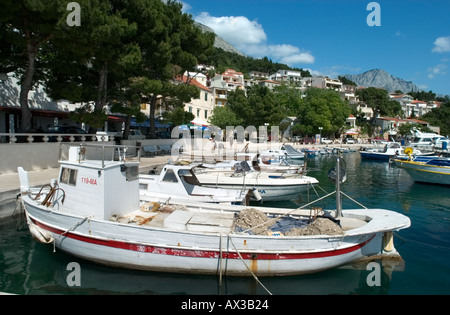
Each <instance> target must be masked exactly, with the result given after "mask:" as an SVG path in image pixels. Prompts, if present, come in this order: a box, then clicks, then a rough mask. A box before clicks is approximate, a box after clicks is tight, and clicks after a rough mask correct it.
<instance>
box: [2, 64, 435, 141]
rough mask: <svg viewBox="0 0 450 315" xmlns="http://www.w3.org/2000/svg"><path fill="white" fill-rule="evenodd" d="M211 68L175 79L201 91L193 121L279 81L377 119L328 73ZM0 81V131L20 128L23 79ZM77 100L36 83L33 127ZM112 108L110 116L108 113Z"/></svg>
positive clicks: (57, 120) (405, 102) (428, 106)
mask: <svg viewBox="0 0 450 315" xmlns="http://www.w3.org/2000/svg"><path fill="white" fill-rule="evenodd" d="M205 73H208V75H206V74H205ZM211 73H214V68H213V67H211V66H199V68H198V69H197V71H196V72H185V73H184V75H183V76H180V77H177V78H174V83H177V84H192V85H195V86H196V87H198V88H199V90H200V93H199V97H198V98H196V99H192V100H191V101H190V102H187V103H185V104H184V110H185V111H187V112H190V113H192V114H193V115H194V119H193V121H192V124H194V125H203V126H207V125H209V124H210V123H209V118H210V117H211V116H212V114H213V110H214V108H215V107H217V106H225V105H226V104H227V102H228V97H229V93H230V92H232V91H238V90H241V91H244V92H245V91H246V90H247V89H248V88H249V87H251V86H255V85H260V86H264V87H267V88H268V89H270V90H272V91H275V90H276V88H277V87H280V86H281V85H287V86H289V87H291V88H294V89H299V90H300V91H302V92H304V91H306V89H307V88H309V87H316V88H321V89H331V90H334V91H337V92H338V93H339V94H340V96H341V98H342V99H343V100H345V101H347V102H348V103H349V104H350V105H354V106H355V108H356V109H357V110H358V111H359V112H362V113H364V117H365V119H367V120H370V119H372V118H373V111H372V109H371V108H370V107H368V106H367V105H366V104H363V103H361V102H359V99H358V96H357V93H356V91H357V87H356V86H354V85H347V84H344V83H343V82H341V81H340V80H338V79H331V78H328V77H326V76H312V77H302V76H301V72H300V71H294V70H278V71H277V72H275V73H272V74H270V73H265V72H260V71H250V72H249V73H248V75H247V74H245V75H244V73H242V72H239V71H236V70H234V69H226V70H225V71H224V72H223V73H215V74H214V75H213V76H211ZM0 84H2V86H3V89H2V92H0V126H1V128H0V132H3V133H4V132H10V131H13V130H14V129H17V127H18V125H19V120H20V105H19V102H18V95H19V84H18V82H16V80H15V79H13V77H9V78H8V80H3V82H1V81H0ZM390 97H391V99H392V100H395V101H398V102H399V103H400V104H401V107H402V110H403V112H404V113H405V117H413V118H414V117H421V116H422V115H424V114H425V113H428V112H429V111H431V110H432V109H433V108H436V107H439V106H440V103H439V102H423V101H419V100H414V99H413V98H412V97H411V96H410V95H406V94H391V95H390ZM79 105H80V104H70V103H69V102H66V101H58V102H55V101H53V100H51V99H49V98H48V96H47V95H46V94H45V91H44V89H43V88H42V87H41V86H38V87H36V89H35V90H33V91H32V92H31V93H30V107H31V109H32V111H33V117H34V118H33V127H34V128H35V129H38V127H42V128H43V129H46V127H48V126H50V125H54V124H61V123H72V122H70V121H69V119H68V114H69V111H70V110H73V109H74V108H76V107H78V106H79ZM149 108H150V106H149V105H148V104H142V112H143V113H144V114H146V115H147V116H149ZM165 110H167V109H166V108H165V107H164V106H162V104H161V102H159V106H158V108H157V112H156V116H157V117H159V116H162V113H163V112H164V111H165ZM108 113H109V114H110V115H111V113H110V112H108ZM110 119H113V120H114V121H110V125H112V124H113V123H115V122H116V121H117V122H118V123H120V124H121V122H122V121H119V120H118V118H117V117H113V116H110ZM411 122H412V121H411ZM384 123H386V122H384ZM73 124H74V123H73ZM395 126H398V123H392V121H391V123H390V125H389V126H387V125H383V124H381V123H380V127H381V128H383V129H392V128H394V127H395ZM132 127H139V125H137V124H133V125H132ZM117 128H120V126H119V125H118V126H117Z"/></svg>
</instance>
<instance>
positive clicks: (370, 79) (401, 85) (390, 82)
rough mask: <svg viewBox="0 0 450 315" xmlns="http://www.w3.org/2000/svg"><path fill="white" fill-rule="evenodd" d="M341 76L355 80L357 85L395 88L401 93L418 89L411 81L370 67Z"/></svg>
mask: <svg viewBox="0 0 450 315" xmlns="http://www.w3.org/2000/svg"><path fill="white" fill-rule="evenodd" d="M343 77H345V78H347V79H349V80H351V81H353V82H355V83H356V84H357V85H358V86H363V87H377V88H382V89H385V90H387V91H389V92H394V91H397V90H400V91H402V92H403V93H408V92H417V91H420V89H419V87H418V86H417V85H416V84H414V83H413V82H412V81H406V80H404V79H401V78H398V77H396V76H393V75H391V74H389V73H388V72H387V71H385V70H383V69H372V70H369V71H366V72H363V73H360V74H344V75H343Z"/></svg>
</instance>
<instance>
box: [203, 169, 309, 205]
mask: <svg viewBox="0 0 450 315" xmlns="http://www.w3.org/2000/svg"><path fill="white" fill-rule="evenodd" d="M196 176H197V178H198V180H199V181H200V183H201V184H202V185H204V186H207V187H218V188H225V189H250V190H257V191H258V192H259V194H260V195H261V198H262V200H263V201H277V200H286V199H287V198H294V197H296V196H297V195H298V194H299V193H301V192H303V191H306V190H308V189H310V188H311V187H312V185H315V184H318V180H317V179H315V178H314V177H310V176H305V175H299V174H297V175H294V174H286V175H281V174H279V173H265V172H250V173H247V174H246V175H245V176H244V175H242V174H240V175H235V174H233V173H232V172H226V171H224V172H221V171H206V172H204V173H196Z"/></svg>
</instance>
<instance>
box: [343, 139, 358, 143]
mask: <svg viewBox="0 0 450 315" xmlns="http://www.w3.org/2000/svg"><path fill="white" fill-rule="evenodd" d="M345 143H347V144H355V143H356V142H355V139H353V138H346V139H345Z"/></svg>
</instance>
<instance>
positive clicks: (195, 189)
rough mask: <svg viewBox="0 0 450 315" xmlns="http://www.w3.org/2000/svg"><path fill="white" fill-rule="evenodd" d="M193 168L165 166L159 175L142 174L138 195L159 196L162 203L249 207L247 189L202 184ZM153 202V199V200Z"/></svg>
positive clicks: (188, 166) (248, 192)
mask: <svg viewBox="0 0 450 315" xmlns="http://www.w3.org/2000/svg"><path fill="white" fill-rule="evenodd" d="M193 167H194V166H192V165H174V164H167V165H165V166H164V167H163V168H162V169H161V172H160V173H159V174H140V175H139V193H140V196H141V199H143V200H145V198H146V197H147V196H150V197H151V198H153V199H154V198H155V197H158V198H159V199H160V200H161V201H167V200H171V201H172V202H177V203H183V202H187V201H192V202H212V203H226V204H244V205H245V204H247V203H248V201H249V198H250V194H251V192H250V191H249V190H244V189H234V190H233V189H221V188H211V187H205V186H202V185H201V184H200V182H199V181H198V179H197V177H196V176H195V174H194V172H193V171H192V168H193ZM153 199H152V200H153Z"/></svg>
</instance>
